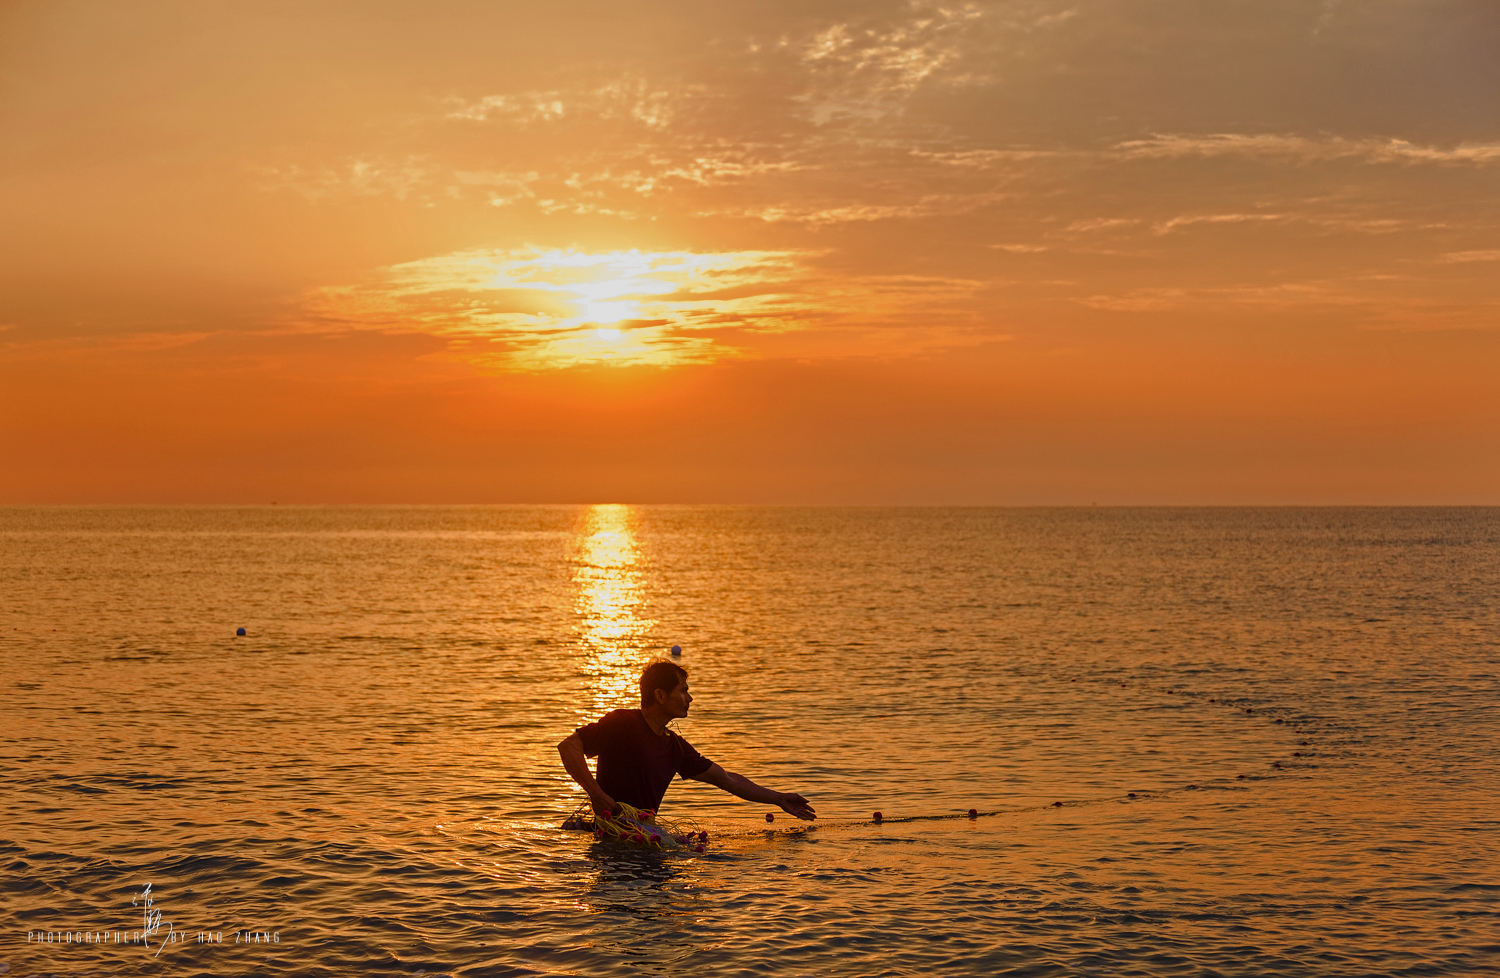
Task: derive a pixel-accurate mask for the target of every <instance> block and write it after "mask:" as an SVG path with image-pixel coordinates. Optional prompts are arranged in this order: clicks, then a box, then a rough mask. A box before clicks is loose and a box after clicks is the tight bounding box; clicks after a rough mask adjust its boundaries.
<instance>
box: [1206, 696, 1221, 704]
mask: <svg viewBox="0 0 1500 978" xmlns="http://www.w3.org/2000/svg"><path fill="white" fill-rule="evenodd" d="M1208 701H1209V702H1210V703H1217V702H1219V701H1218V700H1216V699H1214V698H1213V697H1212V696H1210V697H1209V698H1208Z"/></svg>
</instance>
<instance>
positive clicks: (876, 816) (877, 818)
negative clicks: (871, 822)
mask: <svg viewBox="0 0 1500 978" xmlns="http://www.w3.org/2000/svg"><path fill="white" fill-rule="evenodd" d="M875 821H877V822H878V821H880V813H879V812H876V813H875Z"/></svg>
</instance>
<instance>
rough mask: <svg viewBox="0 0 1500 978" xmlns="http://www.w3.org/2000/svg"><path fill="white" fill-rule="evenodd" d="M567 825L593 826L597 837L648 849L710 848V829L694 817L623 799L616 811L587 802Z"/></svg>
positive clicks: (566, 822) (570, 826)
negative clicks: (664, 813) (665, 814)
mask: <svg viewBox="0 0 1500 978" xmlns="http://www.w3.org/2000/svg"><path fill="white" fill-rule="evenodd" d="M563 828H581V829H587V828H592V829H593V832H594V838H596V839H599V840H601V841H613V842H624V843H627V844H629V845H635V846H642V847H644V848H647V849H663V850H666V849H674V850H679V849H680V850H687V851H688V852H703V851H704V850H706V849H707V848H708V832H707V830H704V829H701V828H699V827H698V826H697V825H696V824H695V823H694V822H693V821H692V820H691V819H681V818H674V819H665V818H658V817H657V815H656V813H655V812H653V811H651V810H649V809H646V810H642V809H639V808H636V807H635V806H633V805H627V804H624V803H623V802H620V803H617V804H616V805H615V808H614V809H613V810H612V811H608V812H599V813H597V814H596V813H595V812H594V811H593V809H591V808H590V807H589V805H588V803H587V802H585V803H584V804H582V805H580V806H578V809H577V811H575V812H573V814H572V815H569V816H568V819H567V821H565V822H563Z"/></svg>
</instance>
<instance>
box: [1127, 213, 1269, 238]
mask: <svg viewBox="0 0 1500 978" xmlns="http://www.w3.org/2000/svg"><path fill="white" fill-rule="evenodd" d="M1288 219H1289V215H1286V214H1187V215H1183V216H1181V217H1174V218H1170V219H1168V220H1165V221H1159V222H1157V223H1156V224H1155V225H1153V226H1152V228H1151V230H1152V231H1153V232H1155V233H1156V234H1171V233H1172V232H1173V231H1175V230H1177V229H1178V228H1183V227H1191V226H1193V225H1194V224H1250V223H1255V222H1261V221H1271V222H1280V221H1285V220H1288Z"/></svg>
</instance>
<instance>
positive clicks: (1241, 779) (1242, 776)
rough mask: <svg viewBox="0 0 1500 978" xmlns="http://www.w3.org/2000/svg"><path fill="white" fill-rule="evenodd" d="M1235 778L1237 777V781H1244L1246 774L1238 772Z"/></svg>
mask: <svg viewBox="0 0 1500 978" xmlns="http://www.w3.org/2000/svg"><path fill="white" fill-rule="evenodd" d="M1234 779H1235V780H1236V781H1243V780H1245V776H1244V775H1243V774H1236V775H1235V776H1234Z"/></svg>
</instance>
